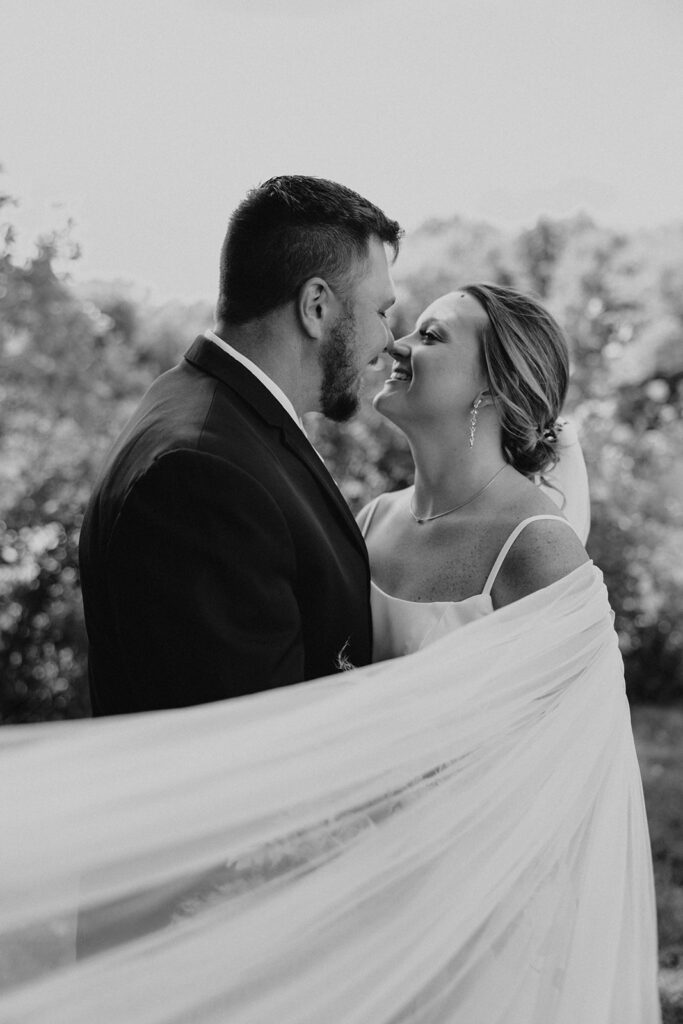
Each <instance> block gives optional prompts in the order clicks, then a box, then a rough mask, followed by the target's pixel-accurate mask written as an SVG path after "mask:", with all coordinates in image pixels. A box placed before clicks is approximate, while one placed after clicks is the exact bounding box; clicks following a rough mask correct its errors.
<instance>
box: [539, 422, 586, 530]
mask: <svg viewBox="0 0 683 1024" xmlns="http://www.w3.org/2000/svg"><path fill="white" fill-rule="evenodd" d="M555 426H556V430H557V449H558V461H557V464H556V465H555V466H554V467H553V468H552V469H551V470H549V471H548V472H547V473H544V474H543V476H542V477H541V479H540V481H539V484H540V487H541V490H542V491H543V492H544V493H545V494H547V495H548V497H549V498H551V499H552V500H553V501H554V502H555V503H556V504H557V505H559V507H560V511H561V512H562V514H563V515H564V516H565V517H566V519H568V520H569V522H570V524H571V525H572V526H573V527H574V530H575V531H576V533H577V534H578V536H579V539H580V540H581V543H582V544H585V543H586V540H587V539H588V534H589V532H590V528H591V508H590V492H589V487H588V473H587V472H586V463H585V461H584V457H583V451H582V450H581V444H580V442H579V436H578V434H577V432H576V427H575V426H574V424H573V423H572V422H571V421H570V420H565V419H562V420H558V421H557V423H556V425H555Z"/></svg>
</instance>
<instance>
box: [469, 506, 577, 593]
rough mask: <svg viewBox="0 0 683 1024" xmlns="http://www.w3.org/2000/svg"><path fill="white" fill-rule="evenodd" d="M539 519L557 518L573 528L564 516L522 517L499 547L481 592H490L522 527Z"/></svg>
mask: <svg viewBox="0 0 683 1024" xmlns="http://www.w3.org/2000/svg"><path fill="white" fill-rule="evenodd" d="M539 519H557V520H559V522H561V523H566V524H567V526H568V527H569V528H570V529H573V527H572V525H571V523H569V522H567V520H566V519H565V518H564V516H551V515H542V516H529V518H528V519H523V520H522V522H521V523H518V524H517V526H515V528H514V530H513V531H512V533H511V534H510V536H509V537H508V539H507V540H506V541H505V543H504V544H503V546H502V548H501V549H500V553H499V555H498V558H497V559H496V560H495V562H494V563H493V568H492V569H491V572H490V573H489V575H488V579H487V580H486V583H485V584H484V589H483V590H482V594H490V593H491V589H492V587H493V584H494V583H495V582H496V576H497V575H498V573H499V572H500V567H501V565H502V564H503V562H504V561H505V557H506V555H507V553H508V551H509V550H510V548H511V547H512V545H513V544H514V543H515V541H516V540H517V538H518V537H519V535H520V533H521V532H522V530H523V529H524V527H525V526H528V525H529V523H535V522H537V521H538V520H539Z"/></svg>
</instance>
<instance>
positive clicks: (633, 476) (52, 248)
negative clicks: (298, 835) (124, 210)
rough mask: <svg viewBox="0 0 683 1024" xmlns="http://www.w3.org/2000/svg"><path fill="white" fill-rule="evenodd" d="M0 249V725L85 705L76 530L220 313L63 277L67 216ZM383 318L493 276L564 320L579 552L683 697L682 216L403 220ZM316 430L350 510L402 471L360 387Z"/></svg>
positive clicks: (650, 665)
mask: <svg viewBox="0 0 683 1024" xmlns="http://www.w3.org/2000/svg"><path fill="white" fill-rule="evenodd" d="M0 207H2V209H0V215H2V214H3V213H4V214H5V215H6V217H7V220H6V223H5V224H4V225H3V226H2V243H1V244H0V721H2V722H20V721H42V720H46V719H60V718H74V717H81V716H83V715H86V714H87V713H88V697H87V686H86V677H85V667H86V638H85V634H84V627H83V617H82V609H81V602H80V594H79V588H78V563H77V545H78V533H79V528H80V523H81V517H82V513H83V508H84V505H85V503H86V501H87V498H88V495H89V492H90V490H91V488H92V484H93V481H94V478H95V475H96V473H97V469H98V466H99V464H100V462H101V460H102V457H103V454H104V452H105V450H106V448H107V447H108V445H109V444H110V442H111V440H112V439H113V437H114V436H115V435H116V434H117V432H118V431H119V430H120V428H121V426H122V425H123V423H124V422H125V421H126V419H127V418H128V416H129V415H130V413H131V412H132V410H133V408H134V406H135V405H136V403H137V402H138V400H139V398H140V396H141V395H142V393H143V392H144V390H145V389H146V388H147V386H148V385H149V384H150V383H151V381H152V380H153V379H154V377H156V376H157V375H158V374H159V373H161V372H163V371H164V370H166V369H168V368H169V367H171V366H172V365H173V364H174V363H175V362H176V361H177V360H178V359H179V358H180V356H181V355H182V353H183V351H184V350H185V348H186V347H187V346H188V344H189V342H190V341H191V340H192V338H193V336H194V335H195V334H196V333H198V332H199V331H201V330H202V329H204V328H205V327H206V326H209V325H210V324H211V322H212V309H211V307H210V305H209V304H208V303H196V304H194V305H190V306H186V305H182V304H180V303H172V302H171V303H166V304H163V305H158V304H154V303H152V302H151V301H150V299H149V297H148V296H147V295H146V294H145V293H144V292H142V291H140V290H137V289H136V288H135V287H134V286H132V285H130V284H126V283H124V282H106V283H103V282H91V283H89V284H87V285H82V284H81V285H78V286H77V285H76V284H74V283H73V282H70V280H69V277H68V273H67V272H66V271H68V266H69V263H70V261H71V260H73V259H76V258H77V257H78V251H77V248H76V247H75V246H74V244H73V242H72V240H71V232H70V228H69V227H68V226H67V228H66V229H64V230H63V231H61V232H60V233H57V234H53V235H51V236H49V237H43V238H40V239H38V242H37V244H36V251H35V255H34V256H33V257H32V258H31V259H30V260H28V261H27V262H24V263H19V262H18V261H17V260H16V259H15V257H14V244H15V238H14V232H13V228H12V226H11V212H12V200H11V199H10V198H9V197H8V196H0ZM395 279H396V286H397V293H398V303H397V313H396V314H395V318H394V323H393V329H394V333H395V334H396V336H400V335H401V334H402V333H405V332H407V331H408V330H410V329H412V323H413V322H414V319H415V317H416V316H417V314H418V313H419V312H420V310H421V309H422V308H424V306H425V305H426V304H427V303H428V302H429V301H431V300H432V299H433V298H434V297H435V296H437V295H439V294H442V293H443V292H445V291H448V290H451V289H452V288H454V287H456V286H457V285H459V284H463V283H466V282H468V281H476V280H492V281H498V282H502V283H506V284H511V285H513V286H515V287H519V288H521V289H524V290H531V291H533V292H535V293H536V294H537V295H539V296H540V297H541V298H542V300H543V301H544V302H546V303H547V305H548V306H549V308H550V309H551V310H552V311H553V312H554V313H555V315H556V316H557V317H558V319H559V320H560V322H561V323H562V324H563V325H564V326H565V328H566V330H567V333H568V335H569V339H570V343H571V347H572V360H573V383H572V387H571V393H570V396H569V400H568V403H567V408H568V411H569V413H570V415H571V416H572V417H573V419H574V420H575V422H576V423H577V426H578V428H579V432H580V434H581V436H582V439H583V445H584V451H585V455H586V460H587V463H588V469H589V476H590V480H591V488H592V505H593V528H592V532H591V536H590V540H589V545H588V547H589V552H590V554H591V556H592V557H593V559H594V560H595V561H596V563H597V564H598V565H600V567H601V568H602V569H603V571H604V573H605V577H606V581H607V585H608V588H609V592H610V595H611V599H612V604H613V607H614V610H615V613H616V626H617V630H618V633H619V638H620V644H621V648H622V652H623V655H624V659H625V664H626V675H627V688H628V694H629V698H630V700H631V702H632V703H638V702H643V701H646V702H649V703H652V702H654V703H660V704H665V703H671V702H674V701H680V700H681V698H683V616H682V614H681V613H682V611H683V559H681V552H683V500H682V496H683V460H682V459H681V456H680V453H681V451H682V450H683V423H682V422H681V405H682V402H683V225H678V226H669V227H664V228H661V229H659V230H650V231H641V232H634V233H631V234H624V233H619V232H616V231H613V230H610V229H608V228H605V227H601V226H599V225H597V224H595V223H594V222H593V221H592V220H590V219H589V218H588V217H585V216H576V217H574V218H573V219H570V220H564V221H556V220H549V219H541V220H539V221H538V223H537V224H536V225H535V226H534V227H533V228H531V229H530V230H525V231H521V232H518V233H516V234H515V233H504V232H502V231H501V230H499V229H497V228H494V227H492V226H490V225H487V224H478V223H471V222H468V221H464V220H461V219H460V218H453V219H450V220H440V221H431V222H429V223H427V224H425V225H424V226H423V227H422V228H421V229H420V230H418V231H417V232H415V233H413V235H412V236H410V237H409V238H408V239H407V240H406V242H405V244H404V251H403V253H402V254H401V256H400V257H399V261H398V263H397V264H396V267H395ZM382 376H383V374H381V373H379V374H377V373H375V374H374V376H373V375H371V376H370V378H369V380H368V382H367V387H366V396H365V398H366V400H365V401H364V403H363V407H362V409H361V412H360V414H359V415H358V416H357V417H356V418H355V419H354V420H353V421H352V422H350V423H349V424H347V425H345V426H342V427H339V426H337V425H334V424H329V423H327V422H325V421H323V420H321V419H320V418H318V417H311V418H310V422H309V428H310V431H311V433H312V435H313V438H314V440H315V443H316V445H317V446H318V448H319V449H320V450H321V452H322V454H323V455H324V457H325V458H326V460H327V462H328V464H329V465H330V467H331V469H332V472H333V474H334V475H335V477H336V479H337V480H338V481H339V483H340V485H341V487H342V490H343V491H344V493H345V495H346V497H347V499H348V500H349V502H350V504H351V505H352V507H353V508H354V509H358V508H360V506H362V505H363V504H364V503H365V502H366V501H367V500H369V499H370V498H371V497H373V496H374V495H375V494H378V493H379V492H380V491H382V490H385V489H387V488H389V489H393V488H396V487H401V486H404V485H405V484H407V483H409V482H410V479H411V462H410V457H409V454H408V451H407V447H406V445H405V443H404V441H403V439H402V437H401V435H400V434H399V433H398V431H396V430H395V429H394V428H393V427H392V426H391V425H390V424H388V423H386V422H384V421H382V420H381V419H380V418H379V417H378V416H377V414H376V413H375V412H374V410H373V409H372V407H371V404H370V401H369V399H370V398H371V396H372V393H373V391H374V390H375V389H376V388H377V387H378V386H379V379H380V377H382Z"/></svg>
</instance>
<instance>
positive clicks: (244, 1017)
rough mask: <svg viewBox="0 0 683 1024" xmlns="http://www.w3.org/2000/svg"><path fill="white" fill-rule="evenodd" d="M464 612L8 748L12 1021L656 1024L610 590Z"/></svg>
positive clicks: (33, 735) (1, 937)
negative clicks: (419, 640)
mask: <svg viewBox="0 0 683 1024" xmlns="http://www.w3.org/2000/svg"><path fill="white" fill-rule="evenodd" d="M580 505H581V506H583V507H584V508H585V503H583V502H582V503H580ZM484 597H485V595H484ZM472 606H473V607H474V606H475V602H472ZM476 607H477V608H478V610H479V611H480V612H481V614H479V615H475V616H474V621H468V622H467V623H465V624H463V623H462V622H461V621H460V619H459V617H460V615H461V612H462V610H461V612H455V613H452V614H454V615H455V618H453V617H451V618H448V617H445V618H444V617H443V616H442V617H441V618H440V619H439V622H440V623H441V625H439V624H438V623H437V621H436V619H437V618H438V614H437V616H436V617H435V619H434V620H432V621H430V623H425V624H423V625H425V626H426V631H427V632H428V631H429V629H431V630H432V642H430V643H428V644H426V646H423V647H421V649H418V650H416V651H415V653H411V654H408V655H406V656H405V657H397V658H394V659H392V660H388V661H383V662H380V663H379V664H376V665H372V666H369V667H366V668H361V669H355V670H352V671H349V672H346V673H340V674H337V675H335V676H334V677H330V678H328V679H321V680H316V681H314V682H308V683H302V684H299V685H297V686H290V687H285V688H282V689H278V690H271V691H266V692H264V693H258V694H254V695H251V696H248V697H245V698H242V699H239V700H231V701H224V702H221V703H216V704H208V705H202V706H199V707H191V708H183V709H178V710H174V711H163V712H154V713H149V714H141V715H129V716H119V717H117V718H111V719H106V718H104V719H98V720H95V721H85V722H64V723H56V724H45V725H38V726H35V725H34V726H16V727H12V728H7V729H4V730H1V731H0V814H1V820H2V841H1V842H0V1020H2V1021H3V1024H4V1022H7V1024H92V1022H93V1021H96V1022H97V1024H658V1022H659V1019H660V1018H659V1008H658V997H657V980H656V969H657V963H656V928H655V914H654V889H653V882H652V863H651V854H650V845H649V839H648V833H647V823H646V818H645V809H644V804H643V794H642V787H641V782H640V775H639V771H638V764H637V760H636V756H635V751H634V745H633V737H632V734H631V728H630V717H629V709H628V704H627V702H626V697H625V692H624V678H623V666H622V662H621V658H620V655H619V650H618V644H617V638H616V636H615V633H614V629H613V624H612V618H613V617H612V613H611V609H610V607H609V602H608V600H607V594H606V591H605V587H604V584H603V582H602V576H601V574H600V572H599V570H598V569H596V568H595V566H593V565H592V563H586V564H584V565H581V566H580V567H579V568H578V569H576V570H575V571H574V572H572V573H570V574H569V576H567V577H566V578H564V579H562V580H559V581H557V582H556V583H554V584H552V585H551V586H549V587H546V588H545V589H544V590H542V591H539V592H538V593H535V594H531V595H530V596H529V597H527V598H524V599H523V600H521V601H517V602H515V603H514V604H511V605H508V606H507V607H505V608H502V609H499V610H497V611H495V612H494V611H492V610H489V608H488V607H487V606H486V605H485V603H484V601H483V600H482V602H480V603H479V604H478V605H476ZM470 611H472V608H470ZM430 614H431V613H430ZM456 619H457V620H458V621H457V623H456ZM456 624H457V628H451V627H453V626H454V625H456ZM440 632H443V635H440V636H439V637H438V638H437V635H436V634H437V633H440ZM418 646H419V644H418ZM77 919H78V920H79V926H80V930H81V936H80V955H79V958H78V959H76V956H75V948H76V943H75V935H76V924H77Z"/></svg>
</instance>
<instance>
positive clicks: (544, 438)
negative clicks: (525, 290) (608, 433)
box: [462, 284, 569, 476]
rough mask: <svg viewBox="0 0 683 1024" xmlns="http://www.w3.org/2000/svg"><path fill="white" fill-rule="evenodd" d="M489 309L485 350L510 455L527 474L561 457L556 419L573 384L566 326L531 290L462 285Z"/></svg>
mask: <svg viewBox="0 0 683 1024" xmlns="http://www.w3.org/2000/svg"><path fill="white" fill-rule="evenodd" d="M462 290H463V291H464V292H466V293H467V294H468V295H471V296H472V298H473V299H476V301H477V302H478V303H479V305H480V306H481V307H482V308H483V309H484V311H485V313H486V315H487V317H488V324H487V325H486V326H485V327H484V328H483V329H482V330H481V334H480V342H481V354H482V360H483V363H484V368H485V371H486V375H487V377H488V383H489V390H490V392H491V397H492V398H493V403H494V405H495V407H496V409H497V410H498V414H499V416H500V420H501V425H502V428H503V449H504V451H505V456H506V458H507V460H508V462H510V463H511V464H512V465H513V466H514V467H515V469H517V470H519V472H520V473H524V474H525V476H534V475H535V474H537V473H542V472H543V471H544V470H548V469H551V468H552V467H553V466H554V465H555V463H556V462H557V450H556V448H557V446H556V441H557V435H556V433H555V421H556V420H557V417H558V416H559V414H560V412H561V410H562V405H563V403H564V399H565V396H566V394H567V385H568V383H569V353H568V350H567V341H566V338H565V336H564V333H563V331H562V329H561V328H560V326H559V324H558V323H557V322H556V321H555V319H554V318H553V317H552V316H551V315H550V313H549V312H548V311H547V309H544V308H543V306H541V305H540V303H538V302H536V300H535V299H532V298H530V297H529V296H528V295H522V294H521V292H518V291H515V290H514V289H513V288H507V287H503V286H502V285H496V284H471V285H467V286H466V287H465V288H463V289H462Z"/></svg>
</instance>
